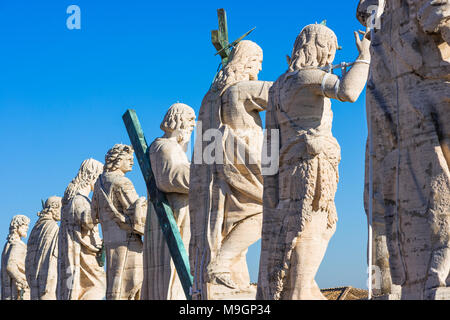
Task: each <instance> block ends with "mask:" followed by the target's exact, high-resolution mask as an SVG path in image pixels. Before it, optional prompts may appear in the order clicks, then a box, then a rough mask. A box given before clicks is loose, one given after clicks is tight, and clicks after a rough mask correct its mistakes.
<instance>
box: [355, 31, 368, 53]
mask: <svg viewBox="0 0 450 320" xmlns="http://www.w3.org/2000/svg"><path fill="white" fill-rule="evenodd" d="M359 33H361V34H362V35H363V38H362V39H360V38H359V34H358V32H357V31H355V32H354V34H355V41H356V48H357V49H358V51H359V59H364V60H370V31H369V30H368V29H367V30H366V32H364V31H361V30H359Z"/></svg>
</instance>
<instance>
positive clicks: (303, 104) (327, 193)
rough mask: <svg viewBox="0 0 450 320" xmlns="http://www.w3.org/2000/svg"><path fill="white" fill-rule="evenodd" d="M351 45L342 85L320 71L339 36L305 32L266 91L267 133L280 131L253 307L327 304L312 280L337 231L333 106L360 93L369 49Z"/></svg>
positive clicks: (321, 29) (363, 43)
mask: <svg viewBox="0 0 450 320" xmlns="http://www.w3.org/2000/svg"><path fill="white" fill-rule="evenodd" d="M355 37H356V45H357V48H358V51H359V56H358V59H357V60H356V61H355V63H354V65H353V67H352V68H351V69H350V70H349V71H348V72H347V73H346V74H345V76H343V77H342V79H339V77H338V76H336V75H334V74H332V73H328V72H326V71H324V69H322V68H324V67H326V66H328V65H331V64H332V62H333V59H334V56H335V53H336V49H337V48H338V42H337V38H336V35H335V34H334V32H333V31H332V30H331V29H329V28H327V27H326V26H324V25H321V24H312V25H308V26H306V27H305V28H303V30H302V31H301V32H300V34H299V35H298V37H297V39H296V41H295V44H294V48H293V51H292V58H290V59H289V69H288V70H287V71H286V72H285V73H284V74H282V75H281V76H280V77H279V78H278V79H277V81H276V82H275V83H274V84H273V86H272V88H271V89H270V93H269V105H268V107H267V114H266V128H267V129H278V130H279V137H280V138H279V172H278V173H277V174H275V175H267V176H265V177H264V213H263V229H262V243H261V259H260V270H259V279H258V296H257V298H258V299H266V300H271V299H277V300H278V299H285V300H304V299H325V297H324V296H323V295H322V293H321V292H320V289H319V287H318V286H317V283H316V282H315V280H314V278H315V275H316V273H317V270H318V269H319V266H320V263H321V261H322V259H323V257H324V254H325V251H326V248H327V246H328V242H329V240H330V238H331V236H332V235H333V234H334V232H335V230H336V221H337V213H336V207H335V204H334V196H335V193H336V189H337V184H338V179H339V174H338V164H339V162H340V159H341V156H340V147H339V144H338V142H337V141H336V139H335V138H334V137H333V135H332V132H331V127H332V119H333V112H332V110H331V100H330V99H337V100H340V101H349V102H354V101H356V100H357V98H358V96H359V95H360V93H361V92H362V90H363V88H364V86H365V83H366V80H367V75H368V70H369V61H370V53H369V45H370V41H369V40H368V39H367V38H366V37H364V38H363V39H362V40H361V39H360V38H359V36H358V34H357V33H356V32H355ZM268 135H269V137H271V134H270V132H269V133H268Z"/></svg>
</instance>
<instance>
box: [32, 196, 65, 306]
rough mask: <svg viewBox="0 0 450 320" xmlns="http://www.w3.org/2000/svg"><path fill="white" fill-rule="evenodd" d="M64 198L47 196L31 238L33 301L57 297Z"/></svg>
mask: <svg viewBox="0 0 450 320" xmlns="http://www.w3.org/2000/svg"><path fill="white" fill-rule="evenodd" d="M61 200H62V199H61V198H60V197H56V196H53V197H50V198H48V199H47V201H46V202H45V205H44V208H43V209H42V211H41V212H39V213H38V216H39V219H38V221H37V222H36V224H35V225H34V227H33V229H32V230H31V233H30V237H29V239H28V250H27V256H26V259H25V273H26V275H27V280H28V284H29V285H30V294H31V300H56V288H57V283H58V233H59V226H58V221H60V220H61Z"/></svg>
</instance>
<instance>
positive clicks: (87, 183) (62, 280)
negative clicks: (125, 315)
mask: <svg viewBox="0 0 450 320" xmlns="http://www.w3.org/2000/svg"><path fill="white" fill-rule="evenodd" d="M102 171H103V165H102V164H101V163H100V162H99V161H97V160H94V159H87V160H85V161H83V163H82V164H81V167H80V170H79V171H78V174H77V176H76V177H75V178H74V179H73V180H72V182H71V183H70V184H69V185H68V186H67V188H66V191H65V192H64V197H63V200H62V212H61V225H60V231H59V232H60V233H59V241H58V252H59V255H58V289H57V298H58V300H101V299H103V298H104V297H105V291H106V277H105V270H104V269H103V267H102V265H101V263H100V261H99V257H100V255H101V248H102V240H101V238H100V233H99V230H98V223H99V221H98V219H97V217H96V216H95V214H94V212H93V211H91V200H90V199H89V193H90V192H91V191H92V189H93V187H94V183H95V181H97V178H98V176H99V175H100V174H101V173H102Z"/></svg>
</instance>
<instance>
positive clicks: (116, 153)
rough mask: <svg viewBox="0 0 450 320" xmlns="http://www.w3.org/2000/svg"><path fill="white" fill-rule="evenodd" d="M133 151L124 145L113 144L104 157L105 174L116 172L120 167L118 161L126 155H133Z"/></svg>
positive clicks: (130, 147)
mask: <svg viewBox="0 0 450 320" xmlns="http://www.w3.org/2000/svg"><path fill="white" fill-rule="evenodd" d="M133 153H134V149H133V147H132V146H129V145H126V144H115V145H114V147H112V148H111V149H109V151H108V153H106V156H105V168H104V171H105V172H111V171H116V170H117V169H118V168H119V166H120V161H121V160H123V159H124V158H125V156H127V155H131V156H132V155H133Z"/></svg>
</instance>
